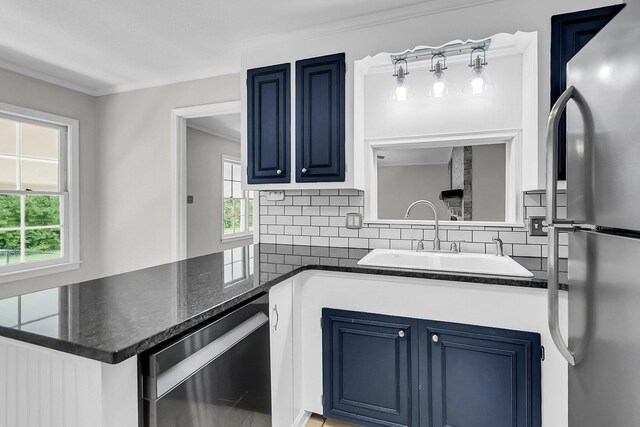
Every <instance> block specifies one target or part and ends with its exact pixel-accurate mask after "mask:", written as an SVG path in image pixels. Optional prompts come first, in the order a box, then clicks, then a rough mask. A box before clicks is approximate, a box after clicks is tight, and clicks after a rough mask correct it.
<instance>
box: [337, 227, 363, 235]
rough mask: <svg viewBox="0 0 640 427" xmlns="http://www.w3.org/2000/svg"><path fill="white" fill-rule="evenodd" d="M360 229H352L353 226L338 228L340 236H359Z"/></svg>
mask: <svg viewBox="0 0 640 427" xmlns="http://www.w3.org/2000/svg"><path fill="white" fill-rule="evenodd" d="M358 234H359V233H358V230H356V229H352V228H345V227H342V228H339V229H338V235H339V236H340V237H358Z"/></svg>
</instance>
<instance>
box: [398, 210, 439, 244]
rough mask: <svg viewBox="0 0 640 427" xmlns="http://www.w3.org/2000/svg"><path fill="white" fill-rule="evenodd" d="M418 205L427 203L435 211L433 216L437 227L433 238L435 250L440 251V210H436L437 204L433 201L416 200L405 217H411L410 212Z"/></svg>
mask: <svg viewBox="0 0 640 427" xmlns="http://www.w3.org/2000/svg"><path fill="white" fill-rule="evenodd" d="M416 205H427V206H429V207H430V208H431V210H432V211H433V217H434V221H435V229H436V237H435V238H434V239H433V250H434V251H439V250H440V238H439V236H440V229H439V226H438V211H437V210H436V205H434V204H433V203H431V202H430V201H428V200H416V201H415V202H413V203H411V204H410V205H409V207H408V208H407V212H406V213H405V214H404V217H405V218H409V214H410V213H411V209H413V207H414V206H416Z"/></svg>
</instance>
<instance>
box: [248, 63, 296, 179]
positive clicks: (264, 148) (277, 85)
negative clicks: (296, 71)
mask: <svg viewBox="0 0 640 427" xmlns="http://www.w3.org/2000/svg"><path fill="white" fill-rule="evenodd" d="M290 153H291V65H290V64H281V65H273V66H270V67H263V68H255V69H252V70H248V71H247V182H248V183H249V184H270V183H271V184H272V183H278V184H285V183H289V182H291V174H290V169H291V167H290V165H291V158H290V156H291V154H290Z"/></svg>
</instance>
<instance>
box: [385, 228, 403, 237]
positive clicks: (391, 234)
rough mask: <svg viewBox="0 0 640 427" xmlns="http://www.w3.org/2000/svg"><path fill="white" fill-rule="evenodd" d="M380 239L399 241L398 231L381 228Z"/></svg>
mask: <svg viewBox="0 0 640 427" xmlns="http://www.w3.org/2000/svg"><path fill="white" fill-rule="evenodd" d="M380 238H381V239H399V238H400V230H399V229H397V228H381V229H380Z"/></svg>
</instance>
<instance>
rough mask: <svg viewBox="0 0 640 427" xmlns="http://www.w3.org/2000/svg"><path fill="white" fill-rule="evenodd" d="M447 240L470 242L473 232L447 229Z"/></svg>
mask: <svg viewBox="0 0 640 427" xmlns="http://www.w3.org/2000/svg"><path fill="white" fill-rule="evenodd" d="M447 240H448V241H450V242H453V241H457V242H471V241H472V240H473V234H472V232H471V231H463V230H448V231H447ZM483 246H484V245H483Z"/></svg>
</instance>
